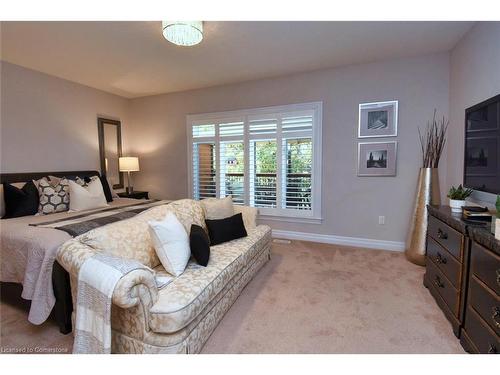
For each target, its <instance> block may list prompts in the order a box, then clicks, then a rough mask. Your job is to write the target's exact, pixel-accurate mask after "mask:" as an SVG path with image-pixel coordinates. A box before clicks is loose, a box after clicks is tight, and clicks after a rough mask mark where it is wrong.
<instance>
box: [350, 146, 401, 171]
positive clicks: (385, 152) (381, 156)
mask: <svg viewBox="0 0 500 375" xmlns="http://www.w3.org/2000/svg"><path fill="white" fill-rule="evenodd" d="M396 158H397V142H366V143H364V142H360V143H358V176H362V177H363V176H365V177H371V176H372V177H380V176H396Z"/></svg>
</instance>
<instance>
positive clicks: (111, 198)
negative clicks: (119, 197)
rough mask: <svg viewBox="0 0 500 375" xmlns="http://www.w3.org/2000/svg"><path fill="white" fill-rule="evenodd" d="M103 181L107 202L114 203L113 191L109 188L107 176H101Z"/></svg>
mask: <svg viewBox="0 0 500 375" xmlns="http://www.w3.org/2000/svg"><path fill="white" fill-rule="evenodd" d="M99 179H100V180H101V185H102V190H103V191H104V196H105V197H106V201H107V202H113V195H112V194H111V189H110V188H109V184H108V180H107V179H106V176H99Z"/></svg>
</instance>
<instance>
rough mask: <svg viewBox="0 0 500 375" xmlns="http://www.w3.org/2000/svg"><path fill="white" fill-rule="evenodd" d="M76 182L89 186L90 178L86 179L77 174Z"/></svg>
mask: <svg viewBox="0 0 500 375" xmlns="http://www.w3.org/2000/svg"><path fill="white" fill-rule="evenodd" d="M75 182H76V183H77V184H78V185H80V186H88V184H89V182H90V179H88V181H85V179H83V178H81V177H80V176H77V177H76V178H75Z"/></svg>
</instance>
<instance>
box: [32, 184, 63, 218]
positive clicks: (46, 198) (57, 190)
mask: <svg viewBox="0 0 500 375" xmlns="http://www.w3.org/2000/svg"><path fill="white" fill-rule="evenodd" d="M38 196H39V204H38V215H48V214H52V213H55V212H64V211H68V209H69V183H68V180H67V179H66V178H64V177H63V178H61V179H60V180H59V181H58V183H57V184H55V185H52V184H51V183H50V182H49V180H48V179H47V178H45V177H44V178H42V179H40V180H38Z"/></svg>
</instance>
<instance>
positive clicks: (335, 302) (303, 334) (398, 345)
mask: <svg viewBox="0 0 500 375" xmlns="http://www.w3.org/2000/svg"><path fill="white" fill-rule="evenodd" d="M423 273H424V269H423V268H421V267H418V266H415V265H413V264H411V263H409V262H407V261H406V260H405V258H404V255H403V254H402V253H394V252H388V251H376V250H366V249H357V248H349V247H341V246H334V245H326V244H318V243H310V242H301V241H293V242H292V243H291V244H276V243H275V244H273V257H272V260H271V261H270V262H269V263H268V264H267V265H266V266H265V267H264V268H263V269H262V270H261V271H260V273H259V274H258V275H257V276H256V277H255V278H254V280H252V281H251V282H250V284H249V285H248V286H247V287H246V288H245V289H244V290H243V292H242V294H241V296H240V297H239V298H238V300H237V301H236V302H235V304H234V305H233V306H232V308H231V309H230V310H229V312H228V313H227V314H226V316H225V317H224V319H223V320H222V321H221V323H220V324H219V326H218V327H217V328H216V330H215V331H214V333H213V334H212V336H211V337H210V339H209V340H208V342H207V343H206V345H205V347H204V349H203V353H464V351H463V349H462V347H461V346H460V344H459V341H458V339H457V338H456V337H455V336H454V335H453V332H452V329H451V326H450V324H449V323H448V321H447V320H446V318H445V317H444V315H443V313H442V312H441V311H440V310H439V308H438V307H437V305H436V304H435V302H434V300H433V299H432V297H431V295H430V294H429V292H428V291H427V290H426V289H425V288H424V287H423V285H422V277H423ZM24 310H25V308H24V309H23V308H21V307H20V306H19V305H18V304H16V303H14V302H13V301H12V300H10V299H9V301H5V299H4V297H2V303H1V310H0V313H1V314H2V316H1V343H0V345H1V346H2V348H6V347H13V346H18V347H21V346H23V345H24V346H30V347H36V346H38V347H42V348H43V347H44V346H47V345H51V346H52V347H56V348H59V350H60V351H62V352H64V351H67V352H71V350H70V348H71V341H72V339H71V336H70V335H69V336H63V335H61V334H59V332H58V330H57V327H56V326H55V324H54V323H53V322H46V323H45V324H44V325H42V326H41V327H35V326H32V325H31V324H29V323H27V321H26V316H27V315H26V313H24V312H23V311H24Z"/></svg>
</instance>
